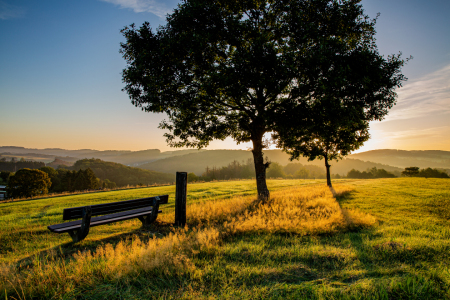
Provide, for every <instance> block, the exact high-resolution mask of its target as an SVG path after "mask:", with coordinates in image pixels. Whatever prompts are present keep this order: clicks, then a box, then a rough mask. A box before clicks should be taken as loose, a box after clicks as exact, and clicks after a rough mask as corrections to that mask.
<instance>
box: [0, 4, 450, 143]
mask: <svg viewBox="0 0 450 300" xmlns="http://www.w3.org/2000/svg"><path fill="white" fill-rule="evenodd" d="M178 2H179V1H152V0H77V1H73V0H66V1H61V0H41V1H35V0H14V1H11V0H0V37H1V38H0V127H1V130H0V146H24V147H30V148H53V147H59V148H66V149H83V148H91V149H99V150H104V149H124V150H143V149H154V148H158V149H161V150H163V151H167V150H170V148H169V147H168V146H167V145H166V143H165V140H164V138H163V136H162V135H163V131H161V130H160V129H158V128H157V127H158V124H159V122H160V121H161V120H162V119H163V118H164V116H163V115H155V114H149V113H144V112H141V111H140V110H139V109H137V108H135V107H134V106H133V105H131V103H130V100H129V98H128V96H127V94H126V93H125V92H122V91H121V89H122V87H123V86H124V84H123V83H122V81H121V71H122V69H123V68H124V67H125V61H124V59H123V58H122V56H121V54H120V53H119V49H120V42H123V41H124V38H123V36H122V35H121V33H120V30H121V29H122V28H123V27H124V26H126V25H129V24H131V23H136V24H137V25H140V24H142V23H143V22H144V21H149V22H150V24H151V25H152V27H153V28H154V29H156V28H157V27H158V26H159V25H163V24H164V23H165V15H166V14H167V13H170V12H171V11H172V10H173V8H175V7H176V5H177V3H178ZM362 4H363V7H364V8H365V10H366V13H367V14H368V15H369V16H370V17H375V16H376V14H377V12H380V13H381V16H380V18H379V20H378V23H377V27H376V28H377V44H378V47H379V50H380V53H382V54H384V55H388V54H393V53H398V52H399V51H402V53H403V56H404V57H408V56H410V55H412V56H413V57H414V59H413V60H412V61H410V62H409V64H408V65H407V66H406V67H404V68H403V73H404V74H405V75H406V76H407V77H408V78H409V80H408V82H406V83H405V84H404V87H403V88H402V89H399V90H398V94H399V99H398V105H396V106H395V107H394V108H393V109H392V110H391V112H390V114H389V116H388V117H387V118H386V120H385V121H383V122H374V123H372V124H371V134H372V139H371V140H370V141H368V142H367V143H366V144H365V146H364V147H363V148H362V149H361V150H362V151H364V150H371V149H380V148H383V149H385V148H397V149H406V150H412V149H418V150H419V149H422V150H427V149H439V150H449V151H450V139H449V138H448V137H449V136H450V121H449V120H450V18H448V15H449V13H450V1H448V0H429V1H419V0H390V1H388V0H363V2H362ZM250 146H251V145H250V144H245V145H243V144H241V145H236V144H235V143H234V142H233V141H232V140H226V141H224V142H221V141H216V142H213V143H212V144H211V145H210V147H209V149H246V148H247V147H250Z"/></svg>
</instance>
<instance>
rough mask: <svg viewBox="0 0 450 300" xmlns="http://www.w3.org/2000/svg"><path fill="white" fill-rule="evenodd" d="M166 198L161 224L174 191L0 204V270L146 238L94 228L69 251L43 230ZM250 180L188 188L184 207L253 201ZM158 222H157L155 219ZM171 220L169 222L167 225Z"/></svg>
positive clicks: (117, 228) (66, 240)
mask: <svg viewBox="0 0 450 300" xmlns="http://www.w3.org/2000/svg"><path fill="white" fill-rule="evenodd" d="M318 182H321V181H320V180H316V181H315V180H270V181H269V182H268V185H269V188H270V189H271V190H273V191H275V190H278V189H281V188H286V187H289V186H294V185H298V184H314V183H318ZM165 194H168V195H169V203H168V204H166V205H162V206H161V210H162V211H163V212H162V214H161V215H162V218H165V219H169V222H170V221H171V222H174V218H175V213H174V210H175V207H174V202H175V186H173V185H172V186H161V187H150V188H140V189H132V190H125V191H120V190H119V191H112V192H99V193H89V194H80V195H72V196H65V197H54V198H44V199H37V200H23V201H17V202H7V203H0V264H2V263H10V262H16V261H18V262H19V263H25V264H27V263H29V260H30V259H32V258H33V256H34V255H36V254H41V255H43V256H45V255H46V252H47V251H49V250H51V249H56V250H57V251H62V253H66V254H69V253H73V252H76V251H78V250H80V249H85V248H94V249H95V247H97V245H99V244H102V243H107V242H111V239H113V240H114V241H113V242H117V241H116V240H120V239H122V238H124V237H126V236H131V235H133V234H139V235H142V234H143V235H149V236H152V234H151V233H150V234H146V231H142V230H141V228H140V227H141V222H140V221H139V220H137V219H134V220H128V221H124V222H119V223H113V224H109V225H104V226H99V227H95V228H92V229H91V230H90V233H89V235H88V236H87V238H86V239H85V240H84V241H83V242H82V243H80V244H77V245H72V244H71V241H72V240H71V238H70V237H69V235H68V234H55V233H52V232H50V231H49V230H48V229H47V226H48V225H52V224H58V223H62V222H63V220H62V212H63V209H64V208H68V207H76V206H84V205H94V204H100V203H108V202H114V201H122V200H130V199H138V198H145V197H151V196H157V195H165ZM254 194H256V192H255V182H254V181H253V180H242V181H224V182H212V183H198V184H189V185H188V198H187V203H196V202H198V201H199V200H201V199H204V198H214V199H221V198H225V197H230V196H234V195H254ZM160 218H161V217H160ZM171 218H172V220H170V219H171Z"/></svg>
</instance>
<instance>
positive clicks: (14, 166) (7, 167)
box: [0, 157, 45, 172]
mask: <svg viewBox="0 0 450 300" xmlns="http://www.w3.org/2000/svg"><path fill="white" fill-rule="evenodd" d="M42 167H45V163H44V162H42V161H26V160H25V159H23V157H22V159H21V160H20V161H17V159H15V158H14V160H11V161H6V160H5V161H0V171H9V172H17V171H19V170H21V169H25V168H27V169H39V168H42Z"/></svg>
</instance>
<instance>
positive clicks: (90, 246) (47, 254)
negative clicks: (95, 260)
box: [16, 221, 173, 271]
mask: <svg viewBox="0 0 450 300" xmlns="http://www.w3.org/2000/svg"><path fill="white" fill-rule="evenodd" d="M172 229H173V224H172V223H164V222H158V221H156V222H155V223H153V224H151V225H150V226H147V227H139V228H136V229H133V230H130V231H128V232H125V233H120V234H115V235H111V236H108V237H105V238H101V239H96V240H92V239H89V237H92V236H93V235H91V236H89V235H88V236H87V238H86V239H85V240H82V241H80V242H78V243H74V242H66V243H61V244H60V245H58V246H55V247H51V248H48V249H45V250H42V251H40V252H38V253H34V254H33V255H30V256H27V257H25V258H22V259H20V260H18V261H17V262H16V267H17V269H18V270H19V271H20V270H22V269H26V268H31V267H33V266H34V264H35V262H36V259H38V260H47V261H55V260H61V259H63V260H66V259H69V258H70V257H72V256H73V255H74V254H75V253H78V252H85V251H91V252H93V251H95V250H96V249H97V248H98V247H99V246H103V245H106V244H111V245H113V246H115V245H117V244H118V243H119V242H124V241H125V242H126V243H127V242H131V241H132V240H134V239H136V238H139V239H140V240H141V241H142V242H144V243H145V242H148V241H149V240H150V239H153V238H154V237H156V238H161V237H164V236H166V235H167V234H168V233H169V232H171V231H172ZM42 233H43V234H47V233H48V232H46V231H43V232H42ZM63 235H67V236H68V234H67V233H64V234H63Z"/></svg>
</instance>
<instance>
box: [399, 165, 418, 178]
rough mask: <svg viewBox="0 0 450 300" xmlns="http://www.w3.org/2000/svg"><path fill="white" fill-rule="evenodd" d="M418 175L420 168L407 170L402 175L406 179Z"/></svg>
mask: <svg viewBox="0 0 450 300" xmlns="http://www.w3.org/2000/svg"><path fill="white" fill-rule="evenodd" d="M418 174H419V167H409V168H405V170H404V171H403V172H402V175H403V176H406V177H413V176H417V175H418Z"/></svg>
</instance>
